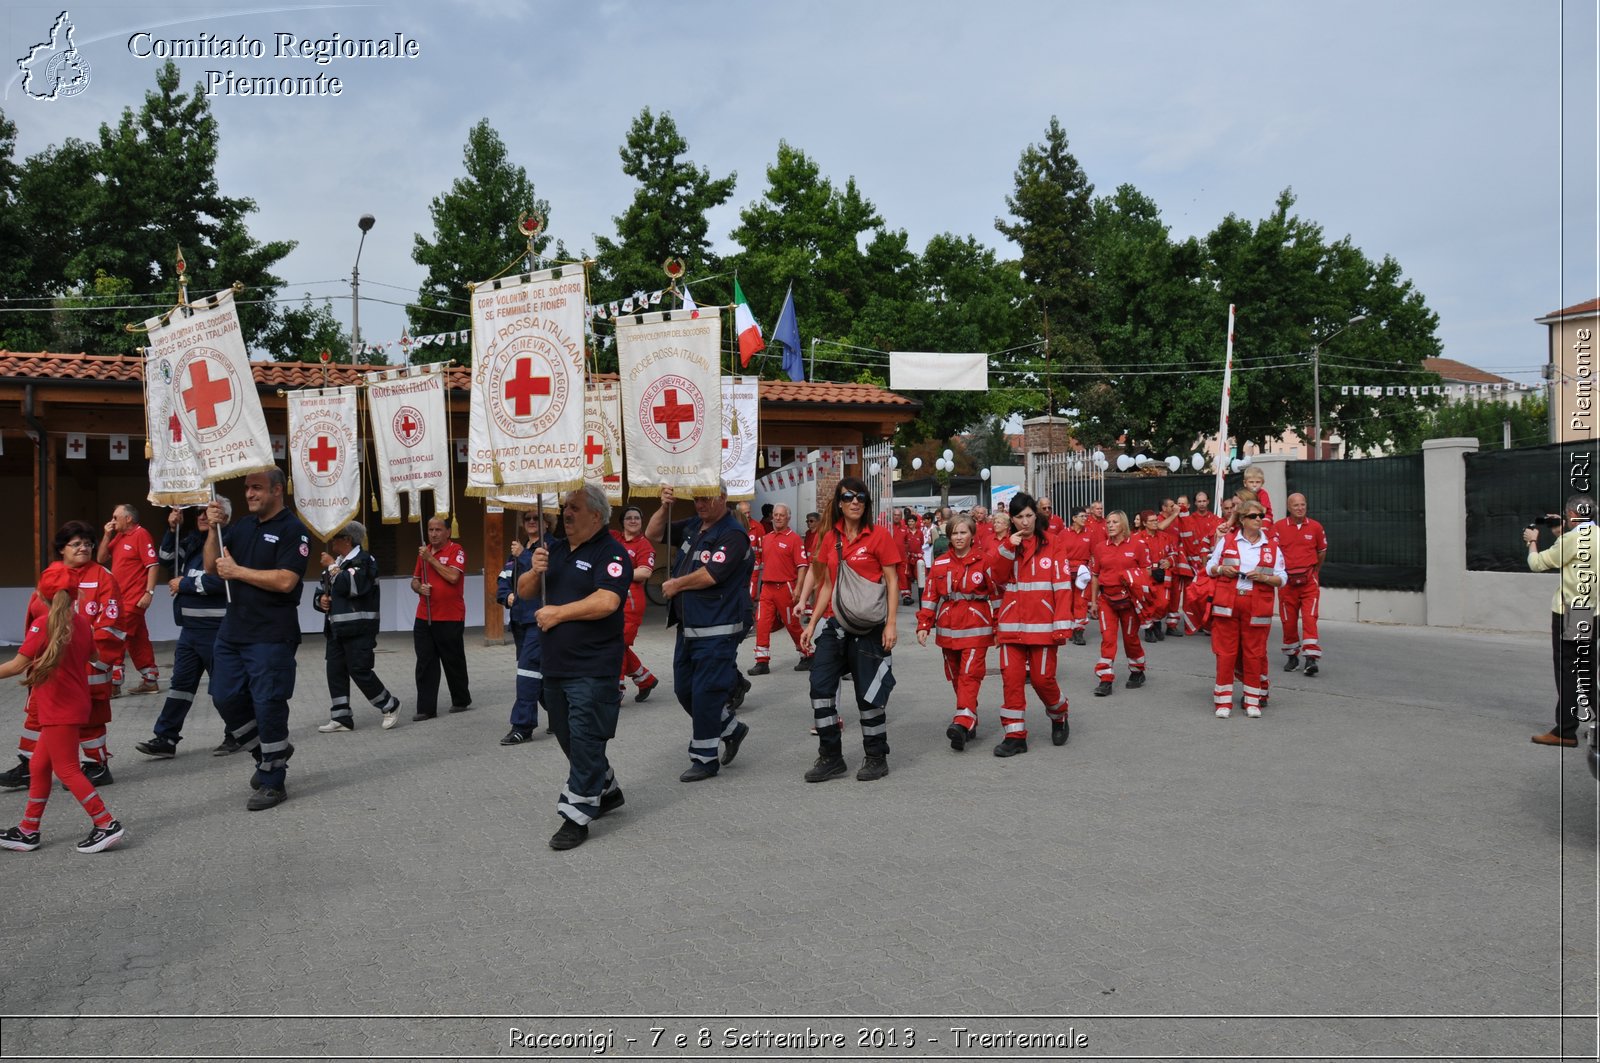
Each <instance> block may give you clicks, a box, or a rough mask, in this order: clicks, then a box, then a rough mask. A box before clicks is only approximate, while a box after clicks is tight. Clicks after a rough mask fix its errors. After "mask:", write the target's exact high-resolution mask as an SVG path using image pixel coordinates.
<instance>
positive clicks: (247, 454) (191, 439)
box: [148, 289, 275, 484]
mask: <svg viewBox="0 0 1600 1063" xmlns="http://www.w3.org/2000/svg"><path fill="white" fill-rule="evenodd" d="M148 350H149V352H150V355H151V357H152V358H155V357H165V356H171V357H172V358H173V364H172V380H173V386H174V387H175V388H176V389H177V396H176V400H175V402H174V406H175V410H174V412H175V413H177V415H178V421H179V424H180V426H181V429H182V432H183V437H184V440H185V441H186V442H187V443H188V444H189V446H190V447H191V448H192V449H193V451H194V456H195V461H196V463H198V465H199V467H200V477H201V481H202V482H203V483H207V484H212V483H216V482H217V481H218V480H227V479H230V478H232V477H236V476H248V475H249V474H250V473H253V472H265V471H267V470H268V469H271V468H274V467H275V466H274V465H273V462H272V450H271V449H270V443H269V442H268V438H267V419H266V417H265V416H264V415H263V414H262V412H261V396H260V395H258V394H257V393H256V381H255V376H254V374H253V373H252V372H251V371H250V356H249V354H248V353H247V352H246V351H245V349H244V334H243V333H242V332H241V331H240V330H239V314H238V312H237V311H236V310H235V309H234V305H233V291H232V290H231V289H224V290H223V291H220V292H218V293H217V294H216V295H213V296H210V297H208V298H206V299H204V300H202V301H201V302H198V303H194V304H192V305H190V306H188V307H186V308H181V309H179V310H177V311H176V312H174V313H173V314H172V316H171V317H169V318H167V319H166V320H164V321H163V320H160V319H157V320H155V321H153V322H150V341H149V344H148Z"/></svg>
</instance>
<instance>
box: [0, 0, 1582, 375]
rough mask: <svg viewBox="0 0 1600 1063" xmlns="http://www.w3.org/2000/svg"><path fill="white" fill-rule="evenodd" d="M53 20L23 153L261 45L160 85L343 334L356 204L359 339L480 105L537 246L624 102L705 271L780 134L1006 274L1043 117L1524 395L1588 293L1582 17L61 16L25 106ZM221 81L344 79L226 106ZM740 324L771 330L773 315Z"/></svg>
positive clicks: (150, 10)
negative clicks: (703, 246) (1351, 266)
mask: <svg viewBox="0 0 1600 1063" xmlns="http://www.w3.org/2000/svg"><path fill="white" fill-rule="evenodd" d="M62 10H63V8H62V6H61V3H60V0H57V2H56V3H54V4H44V5H41V4H37V3H32V2H29V0H20V2H19V0H8V2H7V3H6V5H5V9H4V11H3V12H0V33H3V35H4V43H3V48H0V52H3V55H4V59H5V62H6V67H5V70H4V72H0V77H6V78H8V80H6V81H5V83H4V86H3V98H0V108H3V110H4V111H5V113H6V114H7V115H8V116H9V117H10V118H11V119H12V120H13V121H14V122H16V124H17V126H18V145H17V153H18V155H19V157H25V156H27V155H31V154H33V153H35V152H38V151H40V150H42V149H44V148H46V147H48V146H49V145H51V144H54V143H59V142H60V141H61V140H63V139H65V138H66V137H69V136H73V137H81V138H86V139H92V138H93V137H94V136H95V135H96V131H97V130H98V128H99V126H100V124H101V123H102V122H113V123H114V122H115V121H116V119H117V117H118V116H119V115H120V113H121V111H122V110H123V108H124V107H128V106H134V107H137V106H138V105H139V103H140V102H141V101H142V99H143V96H144V93H145V92H146V91H149V90H150V89H152V88H153V87H154V83H155V73H156V70H157V68H158V67H159V66H160V64H161V61H162V60H161V59H160V58H159V57H158V56H155V55H142V54H139V53H149V52H152V51H155V50H157V49H158V46H157V45H154V44H152V42H156V41H159V42H163V45H162V46H166V45H167V44H168V43H169V42H180V46H186V47H190V48H193V47H194V46H195V44H196V42H197V41H199V40H201V39H202V35H205V34H209V35H211V36H212V37H214V38H227V39H237V38H239V37H240V36H241V35H243V36H245V37H247V38H251V39H254V40H259V41H260V42H261V44H262V47H263V48H264V50H265V53H266V54H265V56H264V57H263V58H260V59H251V58H245V59H239V58H230V57H217V56H213V57H201V58H182V59H179V60H178V62H179V65H180V67H181V69H182V71H183V77H184V85H185V86H186V87H189V86H192V85H194V84H195V83H196V82H205V81H207V79H208V78H210V77H212V75H209V74H208V73H207V72H208V71H217V72H219V73H218V74H217V75H216V78H217V79H218V80H219V81H220V84H219V85H218V86H217V91H216V93H215V94H214V95H212V96H211V97H210V104H211V108H212V112H213V114H214V115H215V116H216V118H217V121H218V126H219V162H218V177H219V180H220V184H221V187H222V190H223V192H224V194H226V195H230V196H248V197H250V198H252V199H254V200H255V201H256V203H257V204H258V207H259V212H258V213H257V214H256V215H255V216H254V217H253V219H252V221H251V222H250V227H251V231H252V233H253V234H254V235H255V236H256V238H257V239H259V240H263V241H265V240H269V239H289V240H294V241H296V242H297V247H296V249H295V250H294V252H293V253H291V254H290V255H289V256H288V257H287V258H286V259H284V260H283V261H282V262H281V263H280V264H279V266H278V268H277V273H278V275H279V276H281V277H283V278H284V279H285V280H286V281H287V282H288V284H287V285H286V286H285V288H284V290H283V293H282V294H283V295H284V296H285V297H287V298H290V299H291V300H293V301H296V302H298V300H299V299H300V297H301V295H302V294H304V293H309V294H311V295H313V296H314V297H317V298H318V299H322V298H327V299H329V300H330V305H331V307H332V309H333V311H334V313H335V315H336V316H337V317H338V318H339V319H340V321H341V322H343V323H345V325H346V327H347V328H348V325H349V319H350V312H351V300H350V285H349V280H350V272H351V267H352V265H353V264H354V262H355V258H356V253H357V247H358V243H359V241H360V236H361V233H360V231H359V229H358V228H357V219H358V218H359V217H360V216H361V215H362V214H372V215H373V216H374V217H375V218H376V219H377V222H376V225H375V226H374V228H373V229H372V231H371V232H370V233H369V234H368V236H367V238H366V242H365V245H364V246H363V247H362V250H361V259H360V271H361V325H362V333H363V335H364V337H365V338H366V339H367V340H368V341H370V342H382V341H386V340H396V339H398V338H399V336H400V333H401V328H402V326H403V325H404V323H405V319H404V314H403V310H402V309H401V305H400V304H403V303H404V302H405V301H406V299H407V298H408V297H410V296H411V295H414V294H415V291H416V289H417V286H418V284H419V283H420V281H421V279H422V276H423V271H422V269H421V268H420V267H418V266H417V265H416V264H415V263H414V262H412V260H411V249H412V245H413V240H414V237H415V234H418V233H421V234H424V235H425V236H427V237H429V238H430V239H431V238H432V235H433V230H432V223H431V219H430V216H429V213H428V205H429V202H430V201H431V200H432V199H433V197H435V196H437V195H440V194H441V193H443V192H445V191H446V190H447V189H448V188H449V186H450V183H451V182H452V181H453V180H455V179H456V178H457V177H459V176H461V174H462V173H463V169H462V161H461V159H462V150H463V147H464V145H465V142H466V136H467V132H468V130H469V129H470V128H471V127H472V126H473V125H474V124H475V123H476V122H477V121H478V120H479V119H480V118H488V119H489V121H490V123H491V124H492V125H493V126H494V128H495V129H496V130H497V131H498V132H499V134H500V136H501V137H502V138H503V139H504V141H505V142H506V145H507V147H508V149H509V152H510V157H511V159H512V161H514V162H516V163H518V164H520V165H521V166H523V167H524V168H525V169H526V170H527V172H528V174H529V177H530V178H531V179H532V181H533V183H534V187H535V190H536V192H537V194H538V195H539V196H540V197H541V198H543V199H546V200H548V201H549V202H550V205H551V209H550V217H549V232H550V234H551V235H552V236H554V237H557V238H559V239H561V240H562V241H564V242H565V244H566V245H567V247H568V248H569V249H572V250H580V249H583V250H592V249H593V248H594V246H595V239H594V238H595V235H596V234H602V235H611V234H612V233H613V232H614V229H613V222H612V218H613V217H614V216H616V215H617V214H620V213H621V212H622V211H623V209H625V207H626V206H627V204H628V202H629V201H630V199H631V197H632V193H633V183H632V181H631V180H630V179H629V178H627V177H626V176H624V175H623V173H622V172H621V164H620V160H619V158H618V154H617V152H618V147H619V146H620V145H621V143H622V139H623V136H624V134H625V132H626V130H627V127H628V125H629V123H630V122H631V121H632V120H633V118H634V117H635V116H636V115H637V114H638V113H639V111H640V110H641V108H643V107H646V106H648V107H650V108H652V109H653V110H654V111H657V112H661V111H666V112H669V113H671V114H672V116H673V118H674V119H675V120H676V122H677V124H678V127H679V130H680V132H681V133H682V134H683V135H684V137H685V138H686V139H687V141H688V144H689V151H688V155H687V157H688V158H689V159H690V160H691V161H693V162H695V163H696V164H698V165H701V166H705V167H707V168H709V169H710V171H711V172H712V173H713V174H714V175H718V176H720V175H723V174H726V173H729V172H737V174H738V185H737V188H736V190H735V192H734V196H733V199H732V200H731V201H730V202H729V203H728V204H726V205H725V206H723V207H722V208H719V209H718V210H717V211H715V212H713V214H712V215H711V232H712V236H713V239H714V240H715V241H716V243H717V249H718V250H720V251H724V252H727V251H732V250H734V249H735V247H734V245H733V243H732V242H731V241H730V240H729V239H728V237H727V234H728V232H729V231H730V230H731V229H733V228H734V226H735V225H736V224H737V223H738V212H739V210H740V209H741V208H742V207H744V206H745V205H747V204H749V203H750V202H752V201H754V200H755V199H757V198H758V197H759V196H760V195H761V193H762V191H763V189H764V188H765V185H766V167H767V166H768V165H770V164H771V163H772V161H773V160H774V158H775V157H776V152H777V146H778V142H779V141H780V140H785V141H787V142H788V143H789V144H791V145H792V146H794V147H797V148H799V149H801V150H803V151H805V152H806V153H807V154H808V155H810V156H811V157H812V158H814V159H815V160H816V161H817V162H818V163H819V165H820V166H821V169H822V172H823V173H824V174H825V175H827V176H828V177H829V178H831V179H832V180H834V181H835V182H836V183H842V182H843V181H844V180H845V179H846V178H847V177H852V176H853V177H854V178H855V179H856V181H857V183H858V186H859V187H860V189H861V191H862V193H863V194H864V195H865V196H866V197H867V198H868V199H870V200H871V201H872V202H873V203H874V205H875V206H876V207H877V208H878V210H879V212H880V213H881V214H882V216H883V217H884V219H885V221H886V222H887V224H888V225H889V226H890V227H891V228H896V229H904V230H905V231H906V232H907V233H908V234H909V236H910V240H911V244H912V246H913V248H916V249H920V248H921V247H922V246H923V245H925V244H926V242H927V241H928V239H929V238H930V237H932V236H934V235H936V234H938V233H941V232H952V233H955V234H957V235H962V236H965V235H969V234H970V235H972V236H975V237H976V238H977V239H978V240H980V241H982V242H984V243H986V244H988V245H990V246H992V247H995V248H996V249H998V250H999V251H1000V253H1001V254H1002V255H1004V256H1014V255H1015V253H1016V248H1015V247H1014V246H1012V245H1010V244H1009V243H1008V242H1007V241H1006V240H1005V239H1004V238H1003V237H1001V236H1000V234H999V233H998V232H996V231H995V228H994V222H995V219H996V218H997V217H1000V216H1002V215H1004V214H1005V213H1006V207H1005V197H1006V195H1007V194H1008V193H1009V192H1010V191H1011V189H1012V179H1013V174H1014V172H1015V169H1016V165H1017V160H1018V156H1019V155H1020V153H1021V152H1022V150H1023V149H1024V148H1025V147H1026V146H1027V145H1029V144H1030V143H1037V142H1039V141H1040V140H1042V138H1043V136H1044V132H1045V129H1046V126H1047V125H1048V123H1049V121H1050V118H1051V117H1052V116H1056V117H1059V119H1060V120H1061V123H1062V125H1063V127H1064V129H1065V130H1066V132H1067V135H1068V138H1069V144H1070V147H1071V150H1072V151H1073V153H1074V154H1075V155H1076V156H1077V158H1078V160H1079V162H1080V164H1081V165H1082V166H1083V168H1084V170H1085V172H1086V173H1087V175H1088V178H1089V180H1090V181H1091V182H1092V183H1093V184H1094V185H1095V188H1096V190H1097V192H1101V193H1109V192H1111V191H1112V190H1114V189H1115V188H1116V187H1117V186H1118V185H1121V184H1124V183H1127V184H1132V185H1133V186H1135V187H1136V188H1138V189H1139V190H1140V191H1142V192H1144V193H1145V194H1146V195H1148V196H1150V197H1151V198H1152V199H1154V200H1155V202H1156V203H1157V204H1158V206H1159V207H1160V209H1161V211H1162V215H1163V218H1164V220H1165V222H1166V223H1167V224H1168V225H1169V226H1170V227H1171V230H1172V233H1173V235H1174V236H1175V237H1178V238H1183V237H1187V236H1191V235H1193V236H1199V235H1204V234H1205V233H1206V232H1208V231H1210V230H1211V229H1212V228H1214V227H1215V226H1216V224H1217V223H1218V222H1219V221H1221V220H1222V219H1223V218H1224V217H1226V216H1227V215H1229V214H1236V215H1238V216H1240V217H1242V218H1247V219H1259V218H1261V217H1263V216H1265V215H1266V214H1268V213H1269V212H1270V211H1271V209H1272V206H1273V202H1274V199H1275V197H1276V196H1277V194H1278V193H1279V192H1280V191H1281V190H1283V189H1284V188H1292V189H1293V190H1294V192H1295V194H1296V196H1297V197H1298V203H1297V206H1296V210H1297V211H1298V213H1299V214H1300V215H1301V216H1302V217H1305V218H1308V219H1311V220H1313V221H1315V222H1317V223H1319V224H1321V225H1322V226H1323V228H1324V232H1325V235H1326V236H1327V237H1328V238H1329V239H1335V238H1338V237H1341V236H1345V235H1349V236H1350V237H1351V238H1352V239H1353V241H1354V242H1355V243H1356V244H1357V245H1358V246H1360V247H1361V248H1362V249H1363V250H1364V251H1366V252H1367V254H1368V255H1369V256H1371V257H1373V258H1375V259H1376V258H1379V257H1381V256H1384V255H1390V256H1393V257H1394V258H1395V259H1396V260H1397V261H1398V262H1399V264H1400V266H1401V268H1402V269H1403V271H1404V275H1405V276H1406V277H1408V278H1409V279H1411V280H1412V281H1413V282H1414V283H1415V285H1416V286H1417V288H1418V289H1419V290H1420V291H1421V292H1422V293H1423V295H1424V296H1425V298H1426V300H1427V302H1428V305H1429V306H1430V307H1431V308H1432V309H1433V310H1434V311H1435V312H1436V313H1437V314H1438V315H1439V319H1440V323H1439V337H1440V339H1441V341H1442V343H1443V346H1444V352H1443V353H1444V355H1445V356H1446V357H1449V358H1455V359H1458V360H1460V361H1463V362H1466V363H1468V364H1470V365H1474V366H1477V367H1479V368H1482V369H1487V370H1491V371H1494V372H1499V373H1501V374H1502V375H1505V376H1508V377H1510V378H1511V379H1513V380H1517V381H1519V382H1522V383H1527V384H1534V383H1537V382H1538V380H1539V366H1540V365H1541V364H1543V363H1544V362H1545V361H1546V359H1547V351H1546V342H1547V341H1546V330H1545V328H1544V327H1543V326H1540V325H1537V324H1535V323H1534V319H1535V318H1537V317H1540V316H1542V315H1544V314H1547V313H1549V312H1550V311H1552V310H1555V309H1558V308H1560V307H1564V306H1568V305H1571V304H1574V303H1578V302H1582V301H1584V300H1587V299H1591V298H1594V297H1595V296H1596V295H1597V294H1600V277H1597V270H1600V265H1597V262H1600V255H1597V246H1600V243H1597V241H1600V235H1597V234H1600V228H1597V224H1600V223H1597V210H1596V202H1597V177H1596V150H1597V138H1596V97H1597V92H1596V86H1597V71H1596V55H1597V37H1596V5H1595V4H1594V3H1593V2H1592V0H1527V2H1519V3H1512V2H1476V0H1449V2H1442V0H1405V2H1401V3H1395V2H1393V0H1387V2H1381V3H1379V2H1366V0H1334V2H1331V3H1325V4H1309V3H1283V2H1273V3H1257V2H1246V0H1202V2H1189V3H1180V2H1176V0H1173V2H1141V0H1131V2H1122V3H1115V4H1110V3H1104V2H1096V0H1050V2H1032V0H990V2H988V3H983V4H971V3H950V2H944V0H915V2H910V0H874V2H870V3H865V2H861V0H849V2H842V0H809V2H805V3H788V4H779V3H768V2H757V0H722V2H696V0H683V2H680V3H677V4H672V5H660V4H647V3H643V2H632V0H591V2H586V3H550V2H527V3H518V2H515V0H504V2H495V3H491V2H488V0H427V2H420V0H419V2H411V0H396V2H390V3H368V4H332V3H308V4H288V5H282V6H277V5H272V4H248V3H229V4H216V5H211V7H209V8H208V7H204V6H195V5H179V4H137V3H133V4H129V3H121V2H117V3H108V2H93V3H74V4H72V5H71V6H70V7H68V8H66V10H67V11H68V13H69V17H70V20H71V22H72V23H73V26H74V28H75V33H74V38H73V40H74V43H75V44H76V46H77V49H78V52H79V55H80V57H81V59H82V60H83V61H84V62H86V63H87V65H88V68H89V79H88V82H87V84H84V85H83V86H82V87H81V91H78V92H77V93H76V94H75V95H72V96H70V97H67V96H65V95H63V94H60V93H58V94H57V98H55V99H50V100H40V99H34V98H30V97H29V96H28V95H27V94H26V93H25V92H24V88H23V83H22V77H21V73H20V72H19V71H18V69H17V60H18V59H20V58H22V57H24V56H27V55H29V54H30V50H31V48H32V46H33V45H36V44H38V43H39V42H41V41H44V40H46V39H48V37H49V34H50V28H51V26H52V24H53V23H54V21H55V20H56V18H57V16H59V15H60V14H61V12H62ZM280 33H282V34H288V35H291V36H292V37H293V38H297V39H303V38H313V39H320V38H328V37H331V36H333V35H334V34H338V35H340V36H341V37H343V38H355V39H391V40H392V39H394V38H395V35H396V34H399V35H402V36H403V39H404V40H407V41H414V42H415V46H416V51H417V53H418V54H417V55H416V56H415V57H414V58H402V59H379V58H362V59H345V58H341V59H335V60H334V61H332V62H330V63H328V64H326V65H318V64H316V63H314V62H313V61H311V60H309V59H305V58H294V57H292V56H285V57H280V56H278V55H277V54H276V47H277V36H276V35H277V34H280ZM36 65H37V64H36ZM228 72H232V73H233V74H234V75H236V76H237V77H243V78H253V77H273V78H279V77H286V76H287V77H315V76H316V75H318V74H323V75H327V76H329V77H337V78H339V79H340V81H341V82H342V91H341V93H340V94H339V95H337V96H333V95H322V96H309V97H301V98H293V99H291V98H284V97H250V96H243V95H238V94H230V93H229V92H228V91H227V82H226V81H225V80H224V79H225V76H226V74H227V73H228ZM46 84H47V83H46V82H45V81H44V79H43V78H40V79H38V80H37V81H35V82H31V83H30V87H32V88H35V89H36V90H38V89H41V88H43V87H44V86H45V85H46ZM513 222H514V219H507V224H508V225H510V224H512V223H513ZM663 283H664V278H663ZM754 309H755V312H756V315H757V317H758V318H760V319H761V320H762V323H763V327H764V328H768V329H770V325H771V323H772V321H773V320H774V319H775V318H776V316H777V310H778V307H776V306H772V307H759V306H758V307H755V308H754ZM1246 315H1247V309H1246V308H1241V316H1242V317H1243V316H1246ZM799 319H800V327H801V334H802V338H806V337H807V336H808V333H807V332H806V328H805V308H804V307H800V308H799ZM463 324H465V322H463ZM1225 331H1226V330H1225V325H1224V324H1223V323H1220V322H1219V326H1218V334H1219V344H1220V343H1221V342H1222V339H1221V338H1222V335H1223V334H1224V333H1225ZM1335 342H1337V341H1335ZM1375 382H1376V383H1384V381H1375Z"/></svg>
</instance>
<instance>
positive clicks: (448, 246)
mask: <svg viewBox="0 0 1600 1063" xmlns="http://www.w3.org/2000/svg"><path fill="white" fill-rule="evenodd" d="M462 159H463V162H464V164H465V166H466V170H467V173H466V176H465V177H458V178H456V179H455V181H454V182H452V183H451V185H450V191H448V192H446V193H444V194H443V195H439V196H435V197H434V198H433V202H432V203H431V204H430V205H429V207H428V212H429V214H430V216H431V217H432V218H433V239H432V240H431V241H430V240H427V239H425V238H424V237H423V235H422V234H421V233H417V234H416V236H415V238H414V240H413V242H412V248H411V258H412V260H413V261H414V262H416V263H417V265H419V266H423V267H425V268H426V269H427V271H428V274H427V276H426V277H425V278H424V279H423V282H422V286H421V287H420V288H419V289H418V290H417V303H418V305H417V306H414V307H412V308H411V309H409V310H408V311H407V316H408V317H409V318H410V320H411V332H412V334H413V335H418V336H423V335H432V334H434V333H438V332H451V331H455V330H457V329H460V328H463V327H464V326H465V325H466V323H467V321H468V317H467V314H468V310H467V308H468V301H467V292H468V288H467V286H468V285H469V284H477V283H480V282H482V281H486V280H488V279H489V278H490V277H493V276H496V275H497V274H499V273H500V272H501V271H503V270H505V269H506V266H507V265H508V264H510V263H512V262H513V261H514V260H515V259H516V258H517V256H518V255H521V254H524V253H525V252H526V251H527V247H528V241H527V238H526V237H524V236H523V235H521V233H519V232H518V231H517V219H518V217H520V216H521V215H522V214H524V213H528V212H531V213H534V214H537V215H539V216H540V217H543V218H544V219H546V222H547V223H548V220H549V217H550V204H549V203H547V202H545V201H544V200H542V199H539V198H538V197H536V196H535V195H534V191H533V182H532V181H530V180H529V179H528V174H527V171H526V170H524V169H523V168H522V167H521V166H518V165H515V164H514V163H512V162H511V161H510V159H509V158H508V156H507V152H506V146H505V142H504V141H502V140H501V139H500V134H499V133H496V132H495V131H494V128H493V127H492V126H490V125H489V120H488V119H487V118H482V119H479V120H478V124H477V125H475V126H473V127H472V130H471V131H470V132H469V133H468V134H467V144H466V148H465V150H464V151H463V153H462ZM548 234H549V227H548V224H547V225H546V228H545V231H544V232H542V233H540V235H539V237H538V239H536V240H535V241H534V245H533V250H534V254H535V255H542V254H543V253H544V249H545V247H546V246H548V245H549V242H550V237H549V235H548ZM557 250H558V253H559V252H560V245H557ZM449 356H450V353H449V352H446V351H444V350H442V349H439V348H435V347H432V346H429V347H424V348H423V349H422V350H421V351H419V352H418V353H417V354H416V355H415V356H414V357H413V358H412V360H413V361H442V360H443V359H444V358H446V357H449ZM470 357H471V354H470V352H469V353H468V355H467V358H469V359H470Z"/></svg>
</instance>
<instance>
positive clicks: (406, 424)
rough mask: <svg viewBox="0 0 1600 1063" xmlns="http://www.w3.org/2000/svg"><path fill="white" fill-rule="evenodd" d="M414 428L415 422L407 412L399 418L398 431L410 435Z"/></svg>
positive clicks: (415, 427)
mask: <svg viewBox="0 0 1600 1063" xmlns="http://www.w3.org/2000/svg"><path fill="white" fill-rule="evenodd" d="M416 430H417V422H416V420H415V419H414V418H413V417H412V416H411V415H410V414H409V413H408V414H406V415H405V416H404V417H402V418H401V419H400V431H402V432H404V433H405V434H406V435H410V434H411V433H413V432H415V431H416Z"/></svg>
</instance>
